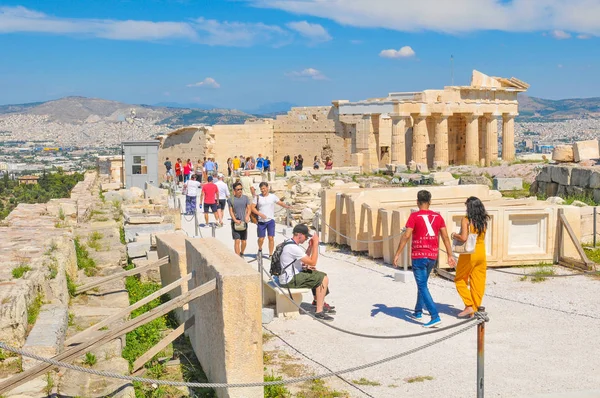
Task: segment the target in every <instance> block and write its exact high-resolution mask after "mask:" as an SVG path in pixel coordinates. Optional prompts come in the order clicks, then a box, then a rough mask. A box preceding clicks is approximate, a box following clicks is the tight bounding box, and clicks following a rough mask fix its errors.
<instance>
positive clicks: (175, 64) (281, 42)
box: [0, 0, 600, 109]
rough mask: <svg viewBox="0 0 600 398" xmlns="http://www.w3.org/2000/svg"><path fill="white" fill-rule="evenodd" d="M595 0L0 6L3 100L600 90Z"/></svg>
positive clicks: (287, 98) (169, 0) (324, 98)
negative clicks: (519, 87)
mask: <svg viewBox="0 0 600 398" xmlns="http://www.w3.org/2000/svg"><path fill="white" fill-rule="evenodd" d="M599 36H600V0H512V1H507V0H453V1H445V0H419V1H413V0H195V1H194V0H187V1H186V0H179V1H177V0H148V1H136V0H129V1H117V0H85V1H83V0H82V1H78V0H70V1H66V0H55V1H52V2H40V1H24V0H22V1H10V0H9V1H5V0H2V2H1V3H0V49H2V59H3V62H1V63H0V104H9V103H23V102H33V101H44V100H49V99H55V98H60V97H64V96H70V95H82V96H88V97H99V98H106V99H113V100H119V101H124V102H129V103H146V104H155V103H159V102H179V103H201V104H212V105H216V106H221V107H230V108H239V109H253V108H256V107H258V106H260V105H262V104H265V103H272V102H280V101H281V102H291V103H294V104H297V105H325V104H330V103H331V101H332V100H336V99H349V100H359V99H365V98H370V97H381V96H385V95H387V93H388V92H394V91H418V90H424V89H429V88H432V89H435V88H441V87H443V86H444V85H450V83H451V73H450V56H451V55H453V56H454V76H455V79H454V82H455V84H461V85H466V84H468V83H469V79H470V75H471V71H472V70H473V69H477V70H480V71H482V72H484V73H486V74H489V75H492V76H504V77H511V76H514V77H517V78H519V79H521V80H524V81H526V82H527V83H529V84H531V88H530V90H529V91H528V94H529V95H532V96H537V97H542V98H551V99H559V98H573V97H593V96H600V78H598V76H599V75H600V73H599V72H600V51H599V48H600V46H599V44H600V40H599Z"/></svg>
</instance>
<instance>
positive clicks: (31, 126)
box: [0, 97, 255, 148]
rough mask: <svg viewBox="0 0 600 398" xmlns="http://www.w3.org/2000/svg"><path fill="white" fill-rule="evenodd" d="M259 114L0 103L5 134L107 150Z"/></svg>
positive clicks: (64, 101) (85, 103)
mask: <svg viewBox="0 0 600 398" xmlns="http://www.w3.org/2000/svg"><path fill="white" fill-rule="evenodd" d="M254 117H255V116H253V115H250V114H247V113H244V112H241V111H238V110H232V109H210V110H202V109H185V108H172V107H164V106H151V105H132V104H126V103H123V102H118V101H111V100H105V99H100V98H86V97H65V98H61V99H57V100H53V101H47V102H36V103H30V104H17V105H3V106H0V132H2V135H1V136H0V138H1V140H2V141H33V140H38V141H39V140H41V141H53V142H56V143H57V144H59V145H61V146H81V147H104V148H106V147H114V146H117V145H118V144H119V143H120V142H121V141H122V140H147V139H152V138H154V137H156V136H158V135H161V134H165V133H168V132H169V131H171V130H173V129H175V128H178V127H181V126H186V125H191V124H195V125H198V124H207V125H212V124H235V123H244V121H245V120H247V119H249V118H254Z"/></svg>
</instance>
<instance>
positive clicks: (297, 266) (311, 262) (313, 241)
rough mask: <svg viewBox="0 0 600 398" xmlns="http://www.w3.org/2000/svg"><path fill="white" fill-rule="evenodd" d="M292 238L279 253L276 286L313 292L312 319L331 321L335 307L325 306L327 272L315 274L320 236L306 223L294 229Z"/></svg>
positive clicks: (327, 291) (327, 287) (327, 285)
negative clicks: (313, 313) (279, 262)
mask: <svg viewBox="0 0 600 398" xmlns="http://www.w3.org/2000/svg"><path fill="white" fill-rule="evenodd" d="M292 233H293V235H292V237H291V238H290V239H289V240H288V241H286V242H289V243H290V244H286V245H285V246H284V247H283V251H282V252H281V258H280V260H281V269H282V271H281V275H279V284H280V285H281V286H282V287H289V288H290V289H300V288H308V289H312V292H313V296H314V298H315V300H314V301H313V305H315V304H316V307H317V308H316V311H315V317H316V318H317V319H321V320H324V321H333V317H331V315H332V314H335V309H334V308H335V307H332V306H330V305H329V304H327V303H325V296H326V295H328V294H329V277H328V276H327V274H326V273H324V272H321V271H317V260H318V259H319V236H318V235H317V234H314V235H311V234H310V231H309V230H308V227H307V226H306V225H305V224H298V225H296V226H295V227H294V230H293V232H292ZM306 241H308V248H307V249H306V250H304V248H302V246H300V245H301V244H303V243H304V242H306Z"/></svg>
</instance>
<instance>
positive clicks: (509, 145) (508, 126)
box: [502, 113, 516, 162]
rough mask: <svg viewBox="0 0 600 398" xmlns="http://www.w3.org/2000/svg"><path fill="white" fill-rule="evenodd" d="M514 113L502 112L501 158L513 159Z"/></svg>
mask: <svg viewBox="0 0 600 398" xmlns="http://www.w3.org/2000/svg"><path fill="white" fill-rule="evenodd" d="M515 116H516V115H515V114H512V113H503V114H502V160H506V161H509V162H510V161H512V160H515Z"/></svg>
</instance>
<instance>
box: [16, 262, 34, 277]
mask: <svg viewBox="0 0 600 398" xmlns="http://www.w3.org/2000/svg"><path fill="white" fill-rule="evenodd" d="M27 271H31V267H30V266H29V265H27V264H21V265H19V266H18V267H15V268H13V270H12V276H13V278H15V279H19V278H21V277H23V275H25V273H26V272H27Z"/></svg>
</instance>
